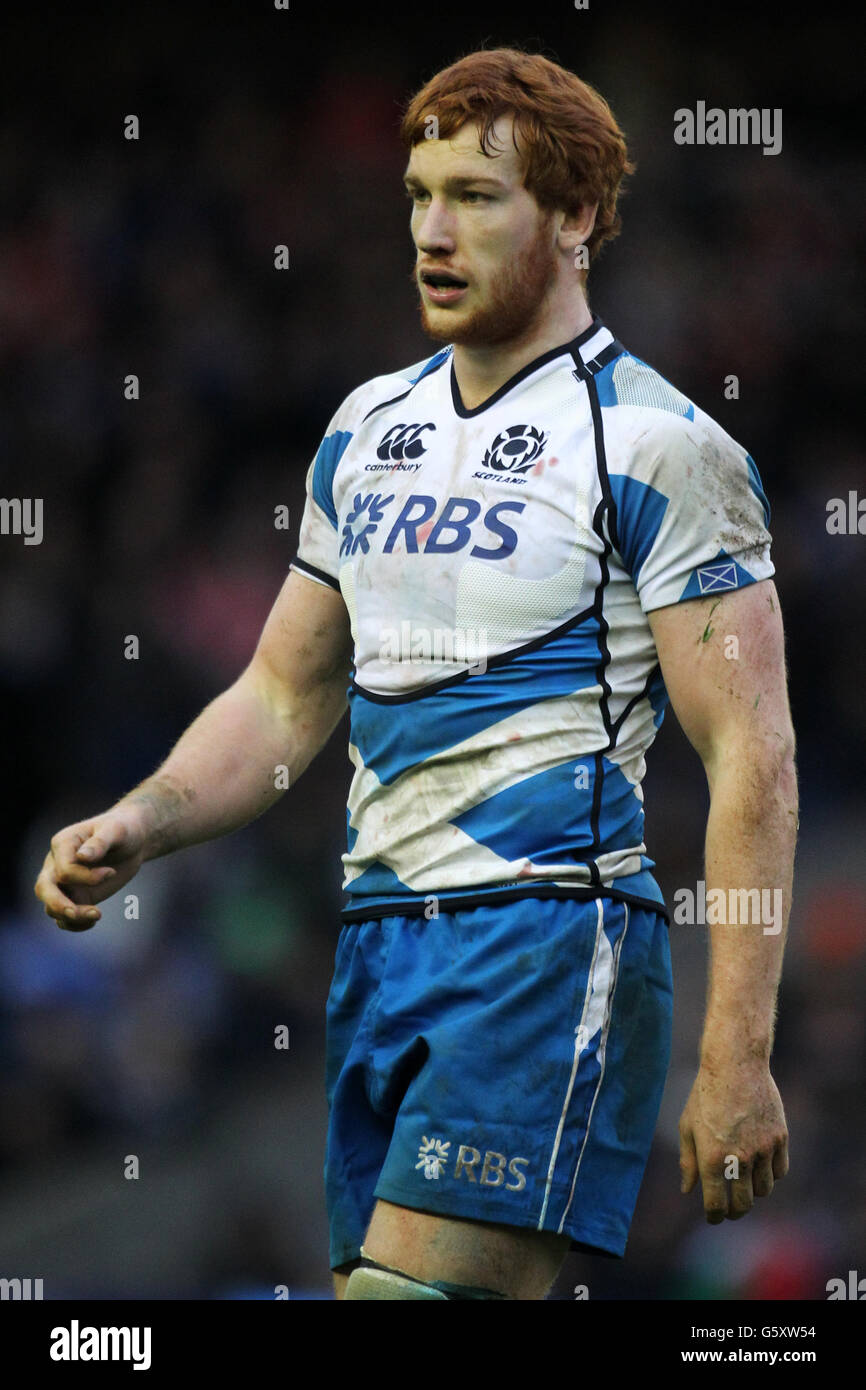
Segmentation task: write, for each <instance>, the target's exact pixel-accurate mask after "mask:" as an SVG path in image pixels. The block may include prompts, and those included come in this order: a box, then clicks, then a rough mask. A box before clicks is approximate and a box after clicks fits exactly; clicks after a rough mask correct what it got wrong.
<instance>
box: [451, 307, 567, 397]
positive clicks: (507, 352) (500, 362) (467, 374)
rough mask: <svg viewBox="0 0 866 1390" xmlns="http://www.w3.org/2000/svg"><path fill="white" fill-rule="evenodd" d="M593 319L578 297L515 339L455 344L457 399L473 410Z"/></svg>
mask: <svg viewBox="0 0 866 1390" xmlns="http://www.w3.org/2000/svg"><path fill="white" fill-rule="evenodd" d="M591 323H592V312H591V310H590V308H589V305H588V304H587V302H586V300H585V299H583V298H581V301H580V303H579V304H578V305H576V306H574V307H573V309H572V312H571V314H570V315H569V314H568V313H567V311H562V312H560V313H558V314H557V315H556V316H555V317H554V318H552V319H548V320H547V321H546V322H545V323H544V324H543V325H541V327H540V328H538V329H537V330H535V331H533V332H532V333H530V334H529V335H527V336H526V337H525V338H520V339H519V340H517V341H515V342H508V343H496V344H495V345H493V346H491V347H484V346H483V345H480V346H475V345H472V346H463V345H461V344H460V343H455V344H454V374H455V376H456V378H457V385H458V388H459V390H460V399H461V400H462V402H463V405H464V406H465V408H466V409H467V410H475V409H476V407H477V406H479V405H483V404H484V402H485V401H486V400H489V399H490V397H491V396H492V395H494V393H495V392H496V391H498V390H499V388H500V386H504V385H505V383H506V381H509V380H510V379H511V377H513V376H514V375H515V373H517V372H519V371H520V369H521V367H525V366H526V365H527V363H529V362H533V361H534V360H535V358H536V357H541V356H542V355H543V354H544V353H545V352H549V351H550V349H551V348H555V347H560V346H561V345H562V344H563V343H570V342H571V340H572V338H576V337H578V335H579V334H581V333H583V331H584V329H586V328H589V326H590V324H591Z"/></svg>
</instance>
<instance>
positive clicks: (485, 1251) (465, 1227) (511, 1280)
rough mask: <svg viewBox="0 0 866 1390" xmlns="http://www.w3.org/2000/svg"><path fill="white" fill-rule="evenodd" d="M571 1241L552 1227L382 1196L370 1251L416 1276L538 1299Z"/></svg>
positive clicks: (371, 1231)
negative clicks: (485, 1218)
mask: <svg viewBox="0 0 866 1390" xmlns="http://www.w3.org/2000/svg"><path fill="white" fill-rule="evenodd" d="M570 1243H571V1242H570V1240H569V1238H568V1237H567V1236H561V1235H557V1234H556V1233H555V1232H552V1231H533V1230H526V1229H521V1228H519V1227H516V1226H506V1225H502V1224H494V1223H491V1222H482V1221H469V1220H462V1219H455V1218H452V1217H443V1216H434V1215H432V1214H431V1213H429V1212H423V1211H416V1210H414V1209H412V1208H410V1207H401V1206H399V1205H397V1204H395V1203H392V1202H386V1201H384V1200H382V1199H380V1200H379V1201H377V1203H376V1207H375V1210H374V1212H373V1216H372V1219H371V1221H370V1226H369V1229H368V1231H367V1235H366V1237H365V1239H364V1253H365V1255H367V1257H368V1258H369V1259H371V1260H376V1261H377V1262H378V1263H379V1264H383V1265H388V1266H389V1267H390V1268H392V1269H398V1270H401V1271H402V1272H403V1273H404V1274H409V1275H411V1276H412V1278H414V1279H423V1280H424V1281H429V1280H432V1279H443V1280H447V1281H448V1282H449V1283H452V1284H467V1285H470V1286H478V1287H481V1288H486V1289H492V1290H494V1291H495V1292H497V1293H502V1294H504V1295H505V1296H506V1297H507V1298H512V1299H522V1300H535V1299H543V1298H544V1297H545V1296H546V1294H547V1293H548V1292H549V1290H550V1288H551V1285H552V1284H553V1282H554V1280H555V1279H556V1276H557V1274H558V1273H559V1271H560V1269H561V1267H562V1262H563V1260H564V1259H565V1256H566V1255H567V1254H568V1249H569V1246H570Z"/></svg>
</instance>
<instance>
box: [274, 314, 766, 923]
mask: <svg viewBox="0 0 866 1390" xmlns="http://www.w3.org/2000/svg"><path fill="white" fill-rule="evenodd" d="M768 522H769V507H768V505H767V500H766V498H765V496H764V493H763V490H762V487H761V481H760V478H759V476H758V471H757V469H756V467H755V464H754V463H753V461H752V459H751V458H750V457H749V455H748V454H747V453H746V451H745V449H743V448H742V447H741V446H740V445H739V444H737V443H736V442H735V441H734V440H733V439H732V438H731V437H730V435H728V434H727V433H726V432H725V430H723V429H722V428H721V426H720V425H718V424H717V423H716V422H715V421H714V420H713V419H711V418H710V416H709V415H707V414H706V413H705V412H704V411H703V410H701V409H700V408H699V407H698V406H696V405H694V404H693V403H692V402H691V401H690V400H688V399H687V398H686V397H685V396H684V395H683V394H682V393H681V392H680V391H678V390H676V389H675V388H674V387H673V386H671V385H670V384H669V383H668V382H667V381H666V380H664V378H663V377H661V376H659V374H658V373H657V372H656V371H654V370H653V368H652V367H649V366H647V364H646V363H645V362H642V361H641V360H640V359H639V358H637V357H635V356H633V355H632V354H631V353H630V352H628V351H627V350H626V349H625V348H624V347H623V346H622V344H621V343H619V342H618V341H617V340H616V339H615V338H614V335H613V334H612V333H611V331H610V329H609V328H607V327H606V326H605V325H604V324H603V323H602V321H601V320H600V319H599V318H598V317H597V316H594V318H593V322H592V324H591V325H590V327H589V328H587V329H586V330H585V332H583V333H581V334H580V335H579V336H578V337H577V338H575V339H574V340H573V341H572V342H570V343H566V344H564V345H563V346H561V347H556V348H553V349H551V350H550V351H549V352H545V353H544V354H542V355H541V356H540V357H537V358H536V359H535V360H534V361H533V362H530V363H529V364H528V365H527V366H525V367H523V368H522V369H521V370H520V371H519V372H517V373H516V374H515V375H514V376H513V377H512V378H511V379H510V380H509V381H508V382H506V383H505V385H503V386H502V387H500V389H499V390H498V391H496V392H495V394H494V395H492V396H491V397H490V398H489V399H488V400H486V401H485V402H484V403H483V404H482V405H480V406H477V407H476V408H474V409H466V408H465V407H464V405H463V403H462V400H461V397H460V392H459V389H458V386H457V382H456V378H455V374H454V368H453V349H452V347H450V346H449V347H447V348H444V349H443V350H442V351H440V352H437V353H436V354H435V355H434V356H433V357H430V358H429V359H427V360H426V361H424V362H421V363H417V364H416V365H414V366H412V367H408V368H407V369H406V370H405V371H402V372H395V373H392V374H389V375H385V376H379V377H375V378H374V379H372V380H371V381H368V382H365V383H364V384H363V385H362V386H359V387H358V388H357V389H356V390H355V391H353V392H351V394H350V395H349V396H348V397H347V398H346V400H345V401H344V402H343V404H342V405H341V406H340V408H339V410H338V411H337V412H336V414H335V415H334V417H333V419H332V420H331V422H330V425H329V426H328V430H327V433H326V436H325V438H324V440H323V441H322V444H321V446H320V448H319V450H318V452H317V454H316V457H315V459H314V460H313V462H312V463H311V465H310V468H309V472H308V475H307V501H306V507H305V511H304V517H303V521H302V524H301V531H300V539H299V544H298V553H297V557H296V558H295V560H294V561H293V562H292V567H293V568H294V569H296V570H298V571H300V572H301V573H302V574H304V575H307V576H308V577H310V578H313V579H315V580H318V581H319V582H321V583H324V584H329V585H331V586H332V587H334V588H336V589H339V591H340V592H341V594H342V596H343V599H344V601H345V603H346V607H347V609H348V612H349V616H350V620H351V627H352V636H353V639H354V649H355V650H354V672H353V678H352V681H351V685H350V688H349V704H350V712H351V732H350V742H349V756H350V758H351V760H352V762H353V764H354V767H355V774H354V778H353V780H352V785H351V789H350V792H349V801H348V852H347V853H346V855H345V856H344V859H343V863H344V867H345V881H344V888H345V890H346V892H347V893H348V895H349V906H348V907H347V908H346V909H345V911H344V918H345V919H346V920H347V921H348V920H360V919H364V918H375V917H377V916H379V917H381V916H384V915H386V914H390V913H402V914H407V913H412V912H419V913H423V912H425V909H426V911H427V915H428V916H429V915H432V908H431V906H430V900H431V898H433V897H435V898H436V899H437V900H438V899H442V900H446V901H447V902H448V904H449V910H452V909H453V908H455V907H457V906H467V905H471V904H473V903H477V902H481V901H497V900H500V899H503V900H504V899H507V898H509V897H513V896H524V895H527V894H541V895H544V896H555V897H577V898H587V897H593V898H594V897H598V896H599V895H600V894H601V895H607V896H609V897H612V898H618V899H622V900H625V901H631V902H636V903H640V904H643V905H650V904H651V905H653V906H660V907H661V908H662V909H664V900H663V897H662V894H661V891H660V889H659V887H658V885H657V883H656V882H655V879H654V878H653V875H652V872H651V870H652V868H653V860H652V859H650V858H649V857H648V855H647V852H646V846H645V844H644V810H643V795H642V791H641V782H642V779H643V776H644V771H645V762H644V759H645V756H646V753H647V750H648V748H649V747H650V744H651V743H652V741H653V739H654V737H655V733H656V730H657V729H658V727H659V725H660V724H661V721H662V718H663V714H664V709H665V705H666V703H667V695H666V691H665V687H664V682H663V680H662V676H661V672H660V669H659V665H658V657H657V653H656V649H655V645H654V643H653V638H652V633H651V630H650V626H649V622H648V620H647V614H648V613H649V612H651V611H652V610H653V609H655V608H663V607H666V606H667V605H668V604H672V603H682V602H683V601H684V600H687V599H691V598H695V597H699V596H701V595H705V594H723V593H725V592H727V591H728V590H730V589H737V588H741V587H742V586H744V585H746V584H753V583H755V582H756V581H757V580H761V579H766V578H768V577H769V576H770V575H772V574H773V573H774V567H773V564H772V562H771V560H770V535H769V532H768V530H767V524H768ZM443 910H444V909H443Z"/></svg>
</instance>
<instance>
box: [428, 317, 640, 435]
mask: <svg viewBox="0 0 866 1390" xmlns="http://www.w3.org/2000/svg"><path fill="white" fill-rule="evenodd" d="M613 341H614V337H613V334H612V333H611V331H610V329H609V328H607V327H606V325H605V324H604V323H603V321H602V320H601V319H600V318H599V316H598V314H593V316H592V323H591V324H590V325H589V327H588V328H585V329H584V330H583V332H582V333H579V334H578V336H577V337H576V338H572V339H571V341H570V342H568V343H562V344H561V346H560V347H553V348H548V350H547V352H543V353H541V355H540V356H539V357H535V358H533V360H532V361H531V362H527V363H526V365H525V366H524V367H521V368H520V370H519V371H517V372H515V373H514V375H513V376H511V377H509V378H508V380H507V381H506V382H504V383H503V384H502V386H500V387H499V389H498V390H497V391H494V392H493V395H492V396H488V397H487V400H486V401H482V402H481V404H480V405H476V406H473V408H472V409H471V410H468V409H467V408H466V406H465V405H464V404H463V401H462V399H461V397H460V388H459V386H458V385H457V375H456V373H455V371H454V349H453V345H452V349H451V354H452V355H451V371H450V377H451V400H452V401H453V403H454V410H455V413H456V414H457V415H459V416H460V418H461V419H463V420H471V419H472V417H473V416H475V415H481V414H483V412H484V411H485V410H489V409H490V407H491V406H492V405H495V404H496V402H497V401H500V400H501V399H502V397H503V396H505V395H507V394H508V392H509V391H512V390H513V389H514V387H515V386H516V385H517V383H518V382H519V381H523V379H524V377H527V376H530V375H531V374H532V373H533V372H537V371H538V368H539V367H543V366H544V364H545V363H546V362H553V361H554V359H555V358H557V357H562V356H564V355H571V354H573V353H574V352H579V353H580V355H581V357H582V358H583V360H584V361H585V362H589V361H591V359H592V358H593V357H594V355H595V353H597V352H599V351H601V350H602V349H603V348H605V347H607V346H608V345H609V344H610V343H611V342H613Z"/></svg>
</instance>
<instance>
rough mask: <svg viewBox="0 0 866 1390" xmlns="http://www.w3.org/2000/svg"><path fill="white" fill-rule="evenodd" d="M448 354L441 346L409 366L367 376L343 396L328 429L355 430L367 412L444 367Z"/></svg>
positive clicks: (371, 411) (372, 410)
mask: <svg viewBox="0 0 866 1390" xmlns="http://www.w3.org/2000/svg"><path fill="white" fill-rule="evenodd" d="M450 356H451V347H450V346H449V347H445V348H442V349H441V350H440V351H439V352H436V353H433V354H432V355H431V356H430V357H425V358H422V360H421V361H420V362H413V363H411V365H410V366H408V367H400V368H399V369H398V370H396V371H393V372H384V373H382V374H381V375H380V376H374V377H370V379H369V381H363V382H361V384H360V386H356V387H355V389H354V390H353V391H350V392H349V394H348V396H346V397H345V398H344V400H343V401H342V403H341V404H340V406H339V408H338V409H337V411H336V413H335V414H334V416H333V418H332V420H331V423H330V425H329V429H328V432H329V433H331V432H333V431H334V430H345V431H348V432H350V433H355V432H356V431H357V430H358V429H359V428H360V426H361V425H362V424H363V422H364V420H365V419H366V418H367V416H368V415H370V414H371V413H373V412H374V411H376V410H378V409H379V408H380V407H381V406H383V405H387V404H388V403H389V402H390V401H393V400H395V399H398V398H399V397H400V396H403V395H406V394H408V392H410V391H411V390H412V387H413V386H415V385H417V383H418V382H419V381H420V380H421V379H422V378H423V377H425V376H429V375H430V374H431V373H432V372H435V371H437V370H438V369H439V368H440V367H443V366H445V364H446V363H447V361H448V360H449V358H450Z"/></svg>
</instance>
